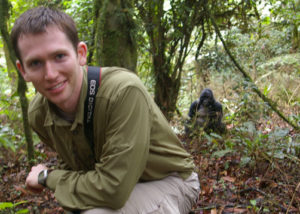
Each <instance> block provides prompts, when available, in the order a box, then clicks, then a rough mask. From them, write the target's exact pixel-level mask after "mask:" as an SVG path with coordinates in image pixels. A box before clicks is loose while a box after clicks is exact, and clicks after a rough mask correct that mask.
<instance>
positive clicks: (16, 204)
mask: <svg viewBox="0 0 300 214" xmlns="http://www.w3.org/2000/svg"><path fill="white" fill-rule="evenodd" d="M26 203H28V201H19V202H17V203H15V204H14V206H15V207H16V206H18V205H20V204H26Z"/></svg>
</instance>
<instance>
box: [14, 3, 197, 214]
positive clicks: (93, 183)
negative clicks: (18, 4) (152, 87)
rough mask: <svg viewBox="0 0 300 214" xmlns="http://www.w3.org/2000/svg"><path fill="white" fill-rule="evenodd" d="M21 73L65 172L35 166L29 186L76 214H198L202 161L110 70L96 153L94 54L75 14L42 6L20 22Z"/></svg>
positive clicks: (122, 73)
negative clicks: (87, 125) (90, 73)
mask: <svg viewBox="0 0 300 214" xmlns="http://www.w3.org/2000/svg"><path fill="white" fill-rule="evenodd" d="M11 39H12V43H13V47H14V51H15V52H16V55H17V58H18V60H17V62H16V64H17V67H18V69H19V71H20V72H21V74H22V75H23V77H24V79H25V80H26V81H27V82H32V83H33V85H34V87H35V88H36V90H37V91H38V93H37V95H36V96H35V98H34V99H33V100H32V102H31V103H30V107H29V112H28V114H29V121H30V125H31V126H32V128H33V130H34V131H35V132H36V133H37V134H38V136H39V137H40V139H41V141H42V142H44V143H45V144H47V145H48V146H49V147H51V148H52V149H53V150H55V151H56V152H57V153H58V155H59V157H60V159H61V164H60V165H59V166H58V167H57V168H55V169H51V170H50V169H48V168H47V167H46V166H44V165H42V164H39V165H37V166H34V167H32V169H31V172H30V173H29V174H28V177H27V179H26V187H27V188H28V189H29V190H31V191H32V192H36V193H40V192H41V191H42V190H43V188H50V189H51V190H53V191H54V193H55V197H56V199H57V200H58V202H59V203H60V205H61V206H62V207H63V208H64V209H65V210H68V211H70V212H74V213H86V214H93V213H99V214H107V213H128V214H135V213H165V214H168V213H170V214H176V213H178V214H179V213H180V214H182V213H183V214H184V213H188V212H189V210H190V209H191V207H192V205H193V204H194V203H195V201H196V199H197V196H198V194H199V181H198V176H197V174H196V173H195V172H193V170H194V164H193V160H192V157H191V155H190V154H188V153H187V152H186V151H185V150H184V148H183V147H182V145H181V142H180V141H179V139H178V138H177V137H176V135H175V134H174V132H173V131H172V129H171V128H170V126H169V124H168V122H167V121H166V119H165V118H164V116H163V114H162V113H161V111H160V110H159V108H158V107H157V105H156V104H155V103H154V101H153V99H152V98H151V96H150V95H149V93H148V92H147V90H146V88H145V87H144V86H143V84H142V82H141V81H140V79H139V78H138V77H137V76H136V75H135V74H133V73H132V72H129V71H128V70H126V69H124V68H118V67H107V68H102V69H101V70H102V72H101V85H100V87H99V89H98V92H97V94H96V102H95V110H94V117H93V121H94V122H93V130H92V132H93V142H94V144H93V146H92V147H91V144H90V142H89V140H88V136H86V135H85V132H84V107H85V106H84V105H85V104H84V102H85V99H86V96H87V95H86V94H87V88H88V86H87V71H86V67H85V64H86V55H87V46H86V44H85V43H84V42H80V41H79V39H78V35H77V30H76V26H75V24H74V21H73V20H72V19H71V18H70V17H69V16H68V15H66V14H65V13H63V12H60V11H57V10H54V9H49V8H45V7H38V8H34V9H31V10H28V11H27V12H25V13H24V14H22V15H21V16H20V17H19V18H18V19H17V20H16V22H15V25H14V27H13V29H12V33H11Z"/></svg>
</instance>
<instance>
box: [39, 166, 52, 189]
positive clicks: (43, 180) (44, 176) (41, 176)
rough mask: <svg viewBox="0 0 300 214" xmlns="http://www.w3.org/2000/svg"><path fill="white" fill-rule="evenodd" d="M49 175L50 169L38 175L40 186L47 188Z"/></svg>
mask: <svg viewBox="0 0 300 214" xmlns="http://www.w3.org/2000/svg"><path fill="white" fill-rule="evenodd" d="M49 173H50V171H49V170H48V169H44V170H42V171H41V172H40V173H39V175H38V184H40V185H42V186H44V187H46V186H47V185H46V181H47V178H48V174H49Z"/></svg>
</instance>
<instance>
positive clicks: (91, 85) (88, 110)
mask: <svg viewBox="0 0 300 214" xmlns="http://www.w3.org/2000/svg"><path fill="white" fill-rule="evenodd" d="M87 72H88V73H87V77H88V89H87V95H86V98H85V102H84V133H85V136H86V137H87V139H88V141H89V143H90V146H91V149H92V152H93V153H94V132H93V120H94V108H95V102H96V94H97V91H98V88H99V87H100V83H101V67H94V66H88V71H87Z"/></svg>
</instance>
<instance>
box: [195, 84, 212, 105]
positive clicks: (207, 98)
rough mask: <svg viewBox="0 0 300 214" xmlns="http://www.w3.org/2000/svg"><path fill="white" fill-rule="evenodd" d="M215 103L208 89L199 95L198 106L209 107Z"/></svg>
mask: <svg viewBox="0 0 300 214" xmlns="http://www.w3.org/2000/svg"><path fill="white" fill-rule="evenodd" d="M214 103H215V98H214V95H213V92H212V90H210V89H209V88H206V89H204V90H203V91H202V92H201V94H200V99H199V104H200V105H203V106H206V107H207V106H211V105H213V104H214Z"/></svg>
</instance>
